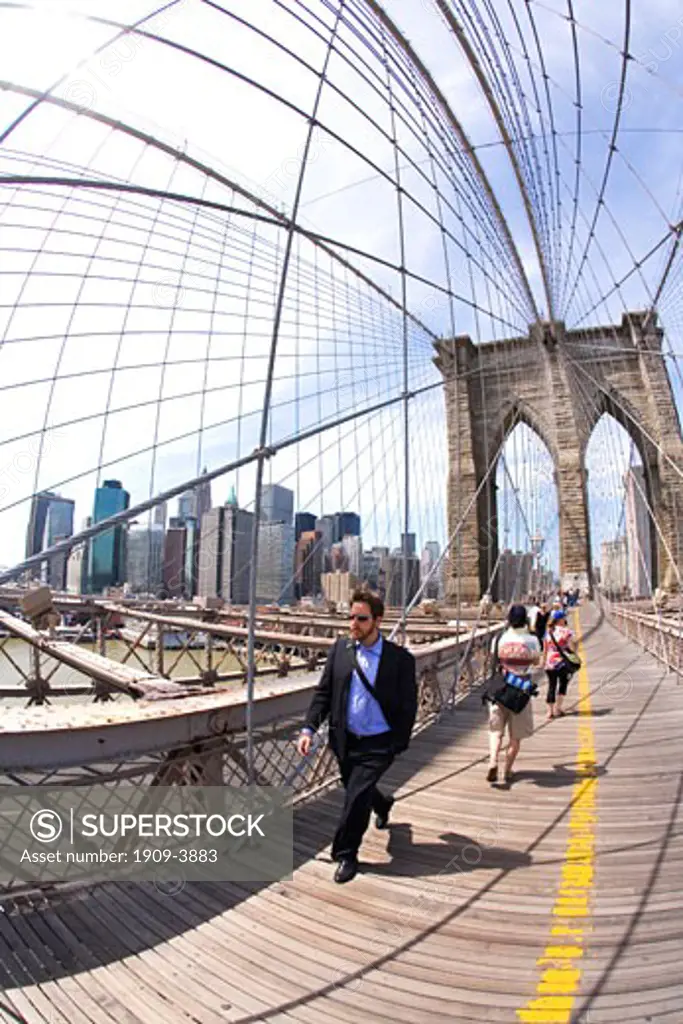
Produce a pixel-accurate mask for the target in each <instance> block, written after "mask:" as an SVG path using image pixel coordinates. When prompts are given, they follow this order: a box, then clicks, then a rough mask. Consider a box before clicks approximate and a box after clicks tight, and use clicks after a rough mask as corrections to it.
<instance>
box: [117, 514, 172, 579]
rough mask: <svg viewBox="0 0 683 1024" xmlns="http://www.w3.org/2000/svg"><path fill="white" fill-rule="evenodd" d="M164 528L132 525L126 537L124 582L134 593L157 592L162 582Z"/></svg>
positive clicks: (156, 525)
mask: <svg viewBox="0 0 683 1024" xmlns="http://www.w3.org/2000/svg"><path fill="white" fill-rule="evenodd" d="M163 560H164V528H163V526H159V525H158V524H154V523H153V524H152V525H151V526H133V527H131V529H130V530H129V531H128V534H127V537H126V577H125V582H126V583H128V585H129V586H130V589H131V591H132V592H133V593H134V594H154V595H155V596H156V595H157V594H158V593H159V591H160V590H161V587H162V583H163Z"/></svg>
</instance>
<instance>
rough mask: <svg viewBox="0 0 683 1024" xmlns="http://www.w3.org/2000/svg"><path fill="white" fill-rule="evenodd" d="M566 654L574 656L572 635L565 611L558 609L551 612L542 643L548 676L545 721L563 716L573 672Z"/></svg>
mask: <svg viewBox="0 0 683 1024" xmlns="http://www.w3.org/2000/svg"><path fill="white" fill-rule="evenodd" d="M567 654H569V655H574V656H576V651H575V648H574V634H573V632H572V631H571V629H570V628H569V626H568V625H567V613H566V611H565V610H564V608H558V609H557V610H556V611H554V612H551V615H550V621H549V623H548V632H547V633H546V635H545V639H544V641H543V656H544V666H545V671H546V675H547V676H548V695H547V697H546V701H547V704H548V713H547V715H546V720H547V721H550V720H551V719H552V718H562V717H563V716H564V711H563V710H562V703H563V701H564V698H565V696H566V694H567V687H568V685H569V680H570V679H571V676H572V672H573V671H574V669H573V667H572V664H571V659H568V658H567Z"/></svg>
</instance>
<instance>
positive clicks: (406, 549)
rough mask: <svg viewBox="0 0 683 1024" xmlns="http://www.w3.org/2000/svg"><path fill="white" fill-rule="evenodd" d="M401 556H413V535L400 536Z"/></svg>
mask: <svg viewBox="0 0 683 1024" xmlns="http://www.w3.org/2000/svg"><path fill="white" fill-rule="evenodd" d="M401 554H405V555H414V554H415V534H414V533H402V534H401Z"/></svg>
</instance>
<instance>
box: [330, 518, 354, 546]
mask: <svg viewBox="0 0 683 1024" xmlns="http://www.w3.org/2000/svg"><path fill="white" fill-rule="evenodd" d="M347 535H348V536H351V537H359V536H360V516H359V515H358V513H357V512H335V514H334V536H333V538H332V540H333V541H334V543H335V544H336V543H338V542H339V541H342V540H343V539H344V537H346V536H347Z"/></svg>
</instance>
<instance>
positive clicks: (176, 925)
mask: <svg viewBox="0 0 683 1024" xmlns="http://www.w3.org/2000/svg"><path fill="white" fill-rule="evenodd" d="M581 629H582V632H583V649H584V655H585V664H586V668H585V670H582V672H581V674H580V677H579V678H578V679H576V678H575V679H574V681H573V682H572V689H571V691H570V700H569V702H568V711H569V714H568V715H567V716H566V717H565V718H563V719H559V720H556V721H553V722H550V723H545V722H544V721H543V717H544V711H545V706H544V705H543V703H542V699H541V698H539V699H537V700H536V701H535V714H536V722H537V729H536V732H535V734H534V736H533V738H532V739H531V740H529V741H528V742H527V743H525V744H524V745H523V747H522V752H521V754H520V758H519V761H518V764H517V766H516V767H517V773H516V775H515V777H514V779H513V782H512V785H511V786H510V787H509V788H506V787H504V786H503V785H500V786H497V787H495V786H490V785H488V784H487V783H486V782H485V780H484V776H485V772H486V763H485V752H486V746H487V735H486V728H485V717H484V713H483V709H482V706H481V703H480V700H479V697H478V695H476V694H475V695H472V696H471V697H470V698H468V699H467V700H466V701H465V702H464V703H462V704H461V705H459V706H458V708H457V709H456V710H455V712H453V713H451V714H449V715H448V716H444V717H443V718H442V719H441V720H440V721H439V722H438V723H437V724H435V725H433V726H431V727H430V728H429V729H428V730H426V731H425V732H424V733H423V734H422V735H421V736H420V737H419V738H417V739H416V740H415V741H414V743H413V745H412V746H411V749H410V751H409V752H408V753H407V754H406V755H404V757H403V758H401V759H400V761H398V762H397V763H396V765H395V766H394V768H393V769H392V774H391V777H390V781H391V782H392V783H393V785H394V786H395V788H396V792H397V796H398V797H399V798H400V799H399V800H398V801H397V803H396V806H395V809H394V814H393V822H394V824H393V826H392V827H391V829H390V830H388V831H386V832H378V831H376V830H374V829H373V830H371V831H370V832H369V833H368V835H367V838H366V841H365V844H364V847H363V851H362V855H363V859H364V862H365V863H364V869H363V872H362V873H361V874H360V875H359V876H358V877H357V878H356V879H355V880H354V881H353V882H351V883H350V884H347V885H345V886H337V885H335V884H333V882H332V871H333V866H332V865H331V864H330V863H329V847H328V845H327V844H328V841H329V838H330V836H331V833H332V830H333V827H334V821H335V816H336V813H337V810H338V806H339V801H340V794H339V792H338V791H334V792H332V793H329V794H328V795H325V796H323V797H321V798H320V799H318V800H316V801H315V802H312V803H310V804H309V805H308V806H306V807H304V808H302V809H301V810H300V811H299V812H298V815H297V837H298V838H297V849H296V858H297V865H298V866H297V868H296V871H295V873H294V876H293V879H292V880H291V881H286V882H283V883H280V884H277V885H271V886H261V887H258V886H252V887H247V888H245V887H244V886H238V885H220V886H219V885H188V886H187V887H186V888H185V889H183V890H182V891H181V892H179V893H176V894H174V895H164V894H163V893H160V892H158V891H157V890H156V889H155V888H154V886H152V885H149V886H144V885H138V886H135V885H132V884H131V885H125V884H124V885H119V884H116V885H115V884H111V885H106V886H100V887H97V888H95V889H93V890H91V891H89V892H86V893H80V894H75V895H73V894H72V895H71V896H65V897H63V898H62V899H60V901H59V902H54V901H53V902H50V903H49V904H48V903H46V904H43V905H40V904H36V905H34V906H32V905H30V904H24V905H23V906H22V907H21V908H18V909H17V910H15V911H12V912H8V913H7V914H3V915H0V986H2V990H3V991H2V995H1V996H0V1007H2V1008H3V1009H2V1010H0V1019H1V1020H3V1021H12V1022H16V1021H27V1022H30V1024H33V1022H48V1024H113V1022H116V1024H139V1022H145V1024H178V1022H188V1021H194V1022H199V1024H218V1022H226V1021H232V1022H240V1024H247V1022H257V1021H268V1022H274V1024H284V1022H293V1021H301V1022H310V1024H321V1022H330V1024H349V1022H354V1024H366V1022H368V1024H369V1022H375V1021H376V1022H378V1024H380V1022H382V1024H401V1022H406V1024H407V1022H411V1024H415V1022H417V1024H430V1022H442V1024H458V1022H463V1024H464V1022H470V1021H486V1022H495V1021H506V1022H515V1021H519V1020H522V1021H535V1022H548V1024H553V1022H579V1021H582V1022H585V1024H602V1022H608V1021H609V1022H612V1021H613V1022H615V1024H616V1022H625V1021H634V1022H636V1021H637V1022H639V1024H642V1022H645V1021H662V1022H664V1021H666V1022H670V1024H680V1022H681V1021H683V956H682V954H683V813H682V812H681V790H682V786H683V774H682V771H681V769H682V767H683V758H682V756H681V750H682V748H683V687H682V686H681V685H679V684H677V682H676V677H675V676H673V675H667V674H666V673H665V671H664V669H663V667H662V666H661V665H660V664H659V663H658V662H656V661H655V660H654V659H653V658H651V657H650V656H648V655H647V654H644V653H643V652H641V651H640V649H639V648H637V647H635V646H633V645H631V644H629V643H627V642H626V641H625V640H624V639H623V638H622V636H621V635H620V634H618V633H616V632H615V631H614V630H613V629H612V628H611V627H610V626H609V625H607V624H606V623H604V622H602V621H601V620H600V618H599V616H598V613H597V612H596V611H595V609H593V608H592V607H587V608H585V609H582V611H581Z"/></svg>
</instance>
